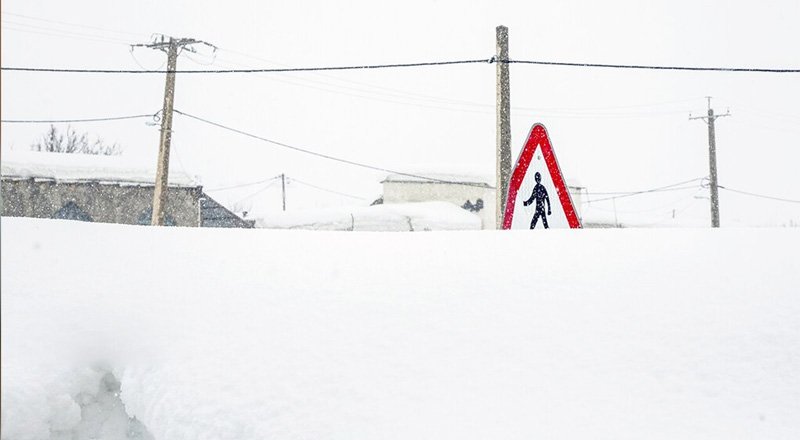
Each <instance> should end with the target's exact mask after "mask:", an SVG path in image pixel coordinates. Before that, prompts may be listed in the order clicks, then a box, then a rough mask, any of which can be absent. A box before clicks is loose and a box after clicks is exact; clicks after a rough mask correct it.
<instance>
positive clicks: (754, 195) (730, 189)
mask: <svg viewBox="0 0 800 440" xmlns="http://www.w3.org/2000/svg"><path fill="white" fill-rule="evenodd" d="M717 187H718V188H721V189H724V190H726V191H730V192H734V193H739V194H744V195H746V196H751V197H759V198H762V199H769V200H777V201H779V202H788V203H800V200H793V199H784V198H781V197H773V196H767V195H764V194H756V193H751V192H747V191H741V190H738V189H733V188H728V187H725V186H722V185H717Z"/></svg>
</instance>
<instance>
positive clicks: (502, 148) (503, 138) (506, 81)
mask: <svg viewBox="0 0 800 440" xmlns="http://www.w3.org/2000/svg"><path fill="white" fill-rule="evenodd" d="M495 31H496V35H495V36H496V40H497V53H496V54H495V62H496V64H497V153H496V154H497V156H496V165H497V170H496V173H497V184H496V185H495V187H496V189H495V191H496V218H497V224H496V228H497V229H503V217H504V216H505V210H506V198H507V197H508V181H509V180H510V177H511V85H510V84H511V83H510V78H509V74H508V28H507V27H505V26H497V28H496V29H495Z"/></svg>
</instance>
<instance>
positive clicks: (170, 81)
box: [150, 37, 178, 226]
mask: <svg viewBox="0 0 800 440" xmlns="http://www.w3.org/2000/svg"><path fill="white" fill-rule="evenodd" d="M177 65H178V44H177V42H176V41H175V39H174V38H172V37H170V39H169V48H168V50H167V84H166V86H165V87H164V107H163V109H162V111H161V141H160V142H159V144H158V164H157V165H156V187H155V191H154V192H153V217H152V219H151V221H150V224H151V225H153V226H163V225H164V209H165V207H166V205H167V188H168V186H167V184H168V180H169V147H170V142H171V141H172V108H173V106H174V104H175V67H177Z"/></svg>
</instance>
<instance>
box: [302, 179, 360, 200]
mask: <svg viewBox="0 0 800 440" xmlns="http://www.w3.org/2000/svg"><path fill="white" fill-rule="evenodd" d="M286 180H288V181H289V182H295V183H299V184H301V185H305V186H308V187H310V188H314V189H317V190H320V191H325V192H328V193H331V194H337V195H340V196H344V197H350V198H351V199H358V200H363V201H367V202H369V201H370V200H369V199H366V198H364V197H359V196H354V195H352V194H346V193H343V192H339V191H334V190H332V189H328V188H323V187H321V186H317V185H314V184H311V183H308V182H304V181H302V180H300V179H296V178H294V177H289V176H286Z"/></svg>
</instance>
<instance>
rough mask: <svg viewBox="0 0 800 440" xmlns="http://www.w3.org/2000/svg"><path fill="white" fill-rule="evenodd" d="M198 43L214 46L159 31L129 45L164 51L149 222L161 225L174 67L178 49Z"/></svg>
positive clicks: (173, 95)
mask: <svg viewBox="0 0 800 440" xmlns="http://www.w3.org/2000/svg"><path fill="white" fill-rule="evenodd" d="M198 43H199V44H205V45H207V46H209V47H212V48H214V50H216V47H214V46H213V45H211V44H209V43H206V42H204V41H199V40H195V39H193V38H177V39H176V38H172V37H169V39H165V36H164V35H161V36H160V39H154V40H153V42H152V43H148V44H132V45H131V51H133V48H135V47H147V48H150V49H157V50H160V51H163V52H166V53H167V82H166V85H165V86H164V107H163V108H162V110H161V140H160V142H159V146H158V164H157V165H156V182H155V189H154V191H153V216H152V218H151V221H150V224H151V225H153V226H163V225H164V216H165V209H166V205H167V191H168V182H169V148H170V143H171V141H172V110H173V107H174V104H175V70H176V68H177V65H178V51H179V50H181V51H183V50H188V51H189V52H195V50H194V49H192V48H190V47H187V46H189V45H191V44H198Z"/></svg>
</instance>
